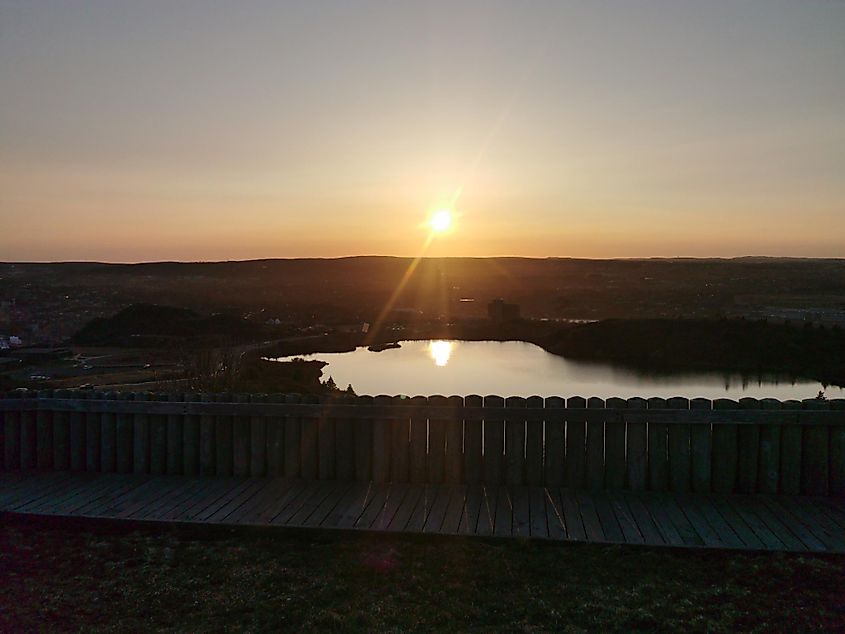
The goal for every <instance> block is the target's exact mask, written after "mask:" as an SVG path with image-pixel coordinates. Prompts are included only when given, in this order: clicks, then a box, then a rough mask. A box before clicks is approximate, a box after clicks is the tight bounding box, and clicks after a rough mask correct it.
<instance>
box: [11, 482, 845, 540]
mask: <svg viewBox="0 0 845 634" xmlns="http://www.w3.org/2000/svg"><path fill="white" fill-rule="evenodd" d="M0 511H3V512H10V513H21V514H33V515H50V516H65V517H89V518H108V519H123V520H135V521H150V522H187V523H203V524H220V525H252V526H256V525H257V526H280V527H313V528H322V529H346V530H367V531H385V532H404V533H430V534H445V535H479V536H493V537H530V538H536V539H550V540H571V541H581V542H600V543H619V544H640V545H643V544H645V545H650V546H673V547H699V548H732V549H744V550H781V551H793V552H838V553H845V502H843V501H842V500H840V499H834V498H811V497H792V496H774V495H771V496H770V495H731V496H717V495H678V494H671V493H655V492H643V493H634V492H630V491H618V492H613V491H601V492H592V493H587V492H584V491H573V490H569V489H557V488H544V487H507V486H500V487H489V486H482V485H478V486H465V485H439V486H433V485H412V484H372V483H371V484H365V483H360V482H332V481H305V480H299V479H288V478H217V477H213V478H212V477H183V476H150V475H116V474H106V475H103V474H86V473H69V472H51V473H21V472H11V473H3V474H0Z"/></svg>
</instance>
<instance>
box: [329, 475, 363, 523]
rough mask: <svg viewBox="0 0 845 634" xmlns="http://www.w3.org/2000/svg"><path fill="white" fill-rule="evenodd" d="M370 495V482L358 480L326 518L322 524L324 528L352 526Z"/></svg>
mask: <svg viewBox="0 0 845 634" xmlns="http://www.w3.org/2000/svg"><path fill="white" fill-rule="evenodd" d="M371 496H372V484H370V483H366V482H359V483H357V484H355V485H354V486H353V487H352V490H351V491H350V492H349V493H347V494H346V497H344V498H343V499H342V500H341V501H340V503H339V504H338V505H337V508H335V510H334V511H333V512H332V513H331V514H330V515H329V516H328V517H327V518H326V520H325V522H323V526H324V527H326V528H352V527H353V526H355V522H357V521H358V518H359V517H361V513H363V512H364V509H365V508H367V503H368V502H369V500H370V497H371Z"/></svg>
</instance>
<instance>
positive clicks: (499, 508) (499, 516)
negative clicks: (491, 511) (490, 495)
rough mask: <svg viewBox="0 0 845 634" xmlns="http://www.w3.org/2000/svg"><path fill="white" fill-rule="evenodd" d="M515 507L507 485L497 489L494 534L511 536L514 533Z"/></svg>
mask: <svg viewBox="0 0 845 634" xmlns="http://www.w3.org/2000/svg"><path fill="white" fill-rule="evenodd" d="M512 522H513V507H512V503H511V498H510V494H509V493H508V489H507V487H504V486H500V487H497V489H496V515H495V518H494V521H493V534H494V535H495V536H496V537H510V536H511V535H512V534H513V532H512V531H513V524H512Z"/></svg>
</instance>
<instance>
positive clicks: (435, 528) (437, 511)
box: [423, 486, 452, 533]
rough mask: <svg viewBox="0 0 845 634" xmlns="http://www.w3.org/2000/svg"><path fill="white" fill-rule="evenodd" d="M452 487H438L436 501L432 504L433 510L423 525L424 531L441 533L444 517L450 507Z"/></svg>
mask: <svg viewBox="0 0 845 634" xmlns="http://www.w3.org/2000/svg"><path fill="white" fill-rule="evenodd" d="M451 493H452V489H451V487H448V486H441V487H437V490H436V493H435V496H434V501H433V502H432V504H431V511H430V512H429V514H428V517H427V518H426V520H425V526H423V532H424V533H439V532H441V530H442V529H441V527H442V526H443V519H444V518H445V517H446V509H447V508H448V507H449V500H450V498H451Z"/></svg>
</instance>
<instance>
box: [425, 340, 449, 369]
mask: <svg viewBox="0 0 845 634" xmlns="http://www.w3.org/2000/svg"><path fill="white" fill-rule="evenodd" d="M454 346H455V344H454V342H452V341H432V342H431V343H429V344H428V354H429V355H430V356H431V358H432V359H434V363H435V365H438V366H440V367H443V366H444V365H446V364H447V363H449V357H451V356H452V349H453V348H454Z"/></svg>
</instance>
